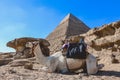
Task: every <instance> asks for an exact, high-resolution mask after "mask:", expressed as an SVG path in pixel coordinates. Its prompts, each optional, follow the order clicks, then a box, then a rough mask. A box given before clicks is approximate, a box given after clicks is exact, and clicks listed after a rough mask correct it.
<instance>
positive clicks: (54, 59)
mask: <svg viewBox="0 0 120 80" xmlns="http://www.w3.org/2000/svg"><path fill="white" fill-rule="evenodd" d="M31 44H33V45H32V46H31ZM29 45H30V47H34V54H35V57H36V60H37V61H38V62H39V63H40V64H43V65H45V66H46V67H45V68H43V69H44V70H45V71H47V72H55V71H58V72H62V73H65V72H68V68H69V70H75V69H78V68H83V67H85V65H83V64H85V63H86V66H87V67H86V68H87V73H88V74H95V73H97V72H98V69H99V67H98V65H97V59H96V58H95V57H94V56H93V55H92V54H88V56H87V59H73V58H65V57H64V56H63V55H62V52H61V51H59V52H56V53H54V54H52V55H50V56H49V57H48V56H47V57H46V56H44V54H43V53H42V50H41V46H40V44H39V42H34V43H33V42H28V43H27V46H29ZM66 62H67V64H66Z"/></svg>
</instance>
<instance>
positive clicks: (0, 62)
mask: <svg viewBox="0 0 120 80" xmlns="http://www.w3.org/2000/svg"><path fill="white" fill-rule="evenodd" d="M11 61H13V59H11V58H8V59H0V66H2V65H6V64H8V63H9V62H11Z"/></svg>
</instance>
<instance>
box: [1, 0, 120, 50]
mask: <svg viewBox="0 0 120 80" xmlns="http://www.w3.org/2000/svg"><path fill="white" fill-rule="evenodd" d="M68 13H72V14H73V15H75V16H76V17H78V18H79V19H80V20H82V21H83V22H84V23H85V24H86V25H88V26H89V27H90V28H94V27H98V26H102V25H103V24H108V23H111V22H114V21H118V20H120V0H0V30H1V31H0V52H8V51H14V50H13V49H12V48H8V47H6V43H7V42H8V41H10V40H13V39H15V38H19V37H35V38H45V37H46V36H47V35H48V34H49V33H50V32H51V31H53V30H54V29H55V27H56V26H57V25H58V24H59V23H60V21H61V20H62V19H63V18H64V17H65V16H66V15H67V14H68Z"/></svg>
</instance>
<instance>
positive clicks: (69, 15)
mask: <svg viewBox="0 0 120 80" xmlns="http://www.w3.org/2000/svg"><path fill="white" fill-rule="evenodd" d="M68 20H73V21H76V22H81V21H80V20H79V19H78V18H76V17H75V16H74V15H73V14H72V13H68V14H67V16H65V18H64V19H63V20H62V21H61V22H60V24H62V23H64V22H66V21H68Z"/></svg>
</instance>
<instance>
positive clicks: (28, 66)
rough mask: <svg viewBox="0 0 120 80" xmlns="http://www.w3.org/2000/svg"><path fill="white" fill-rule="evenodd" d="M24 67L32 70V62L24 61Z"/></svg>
mask: <svg viewBox="0 0 120 80" xmlns="http://www.w3.org/2000/svg"><path fill="white" fill-rule="evenodd" d="M24 68H25V69H30V70H32V69H33V64H32V63H26V64H25V65H24Z"/></svg>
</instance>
